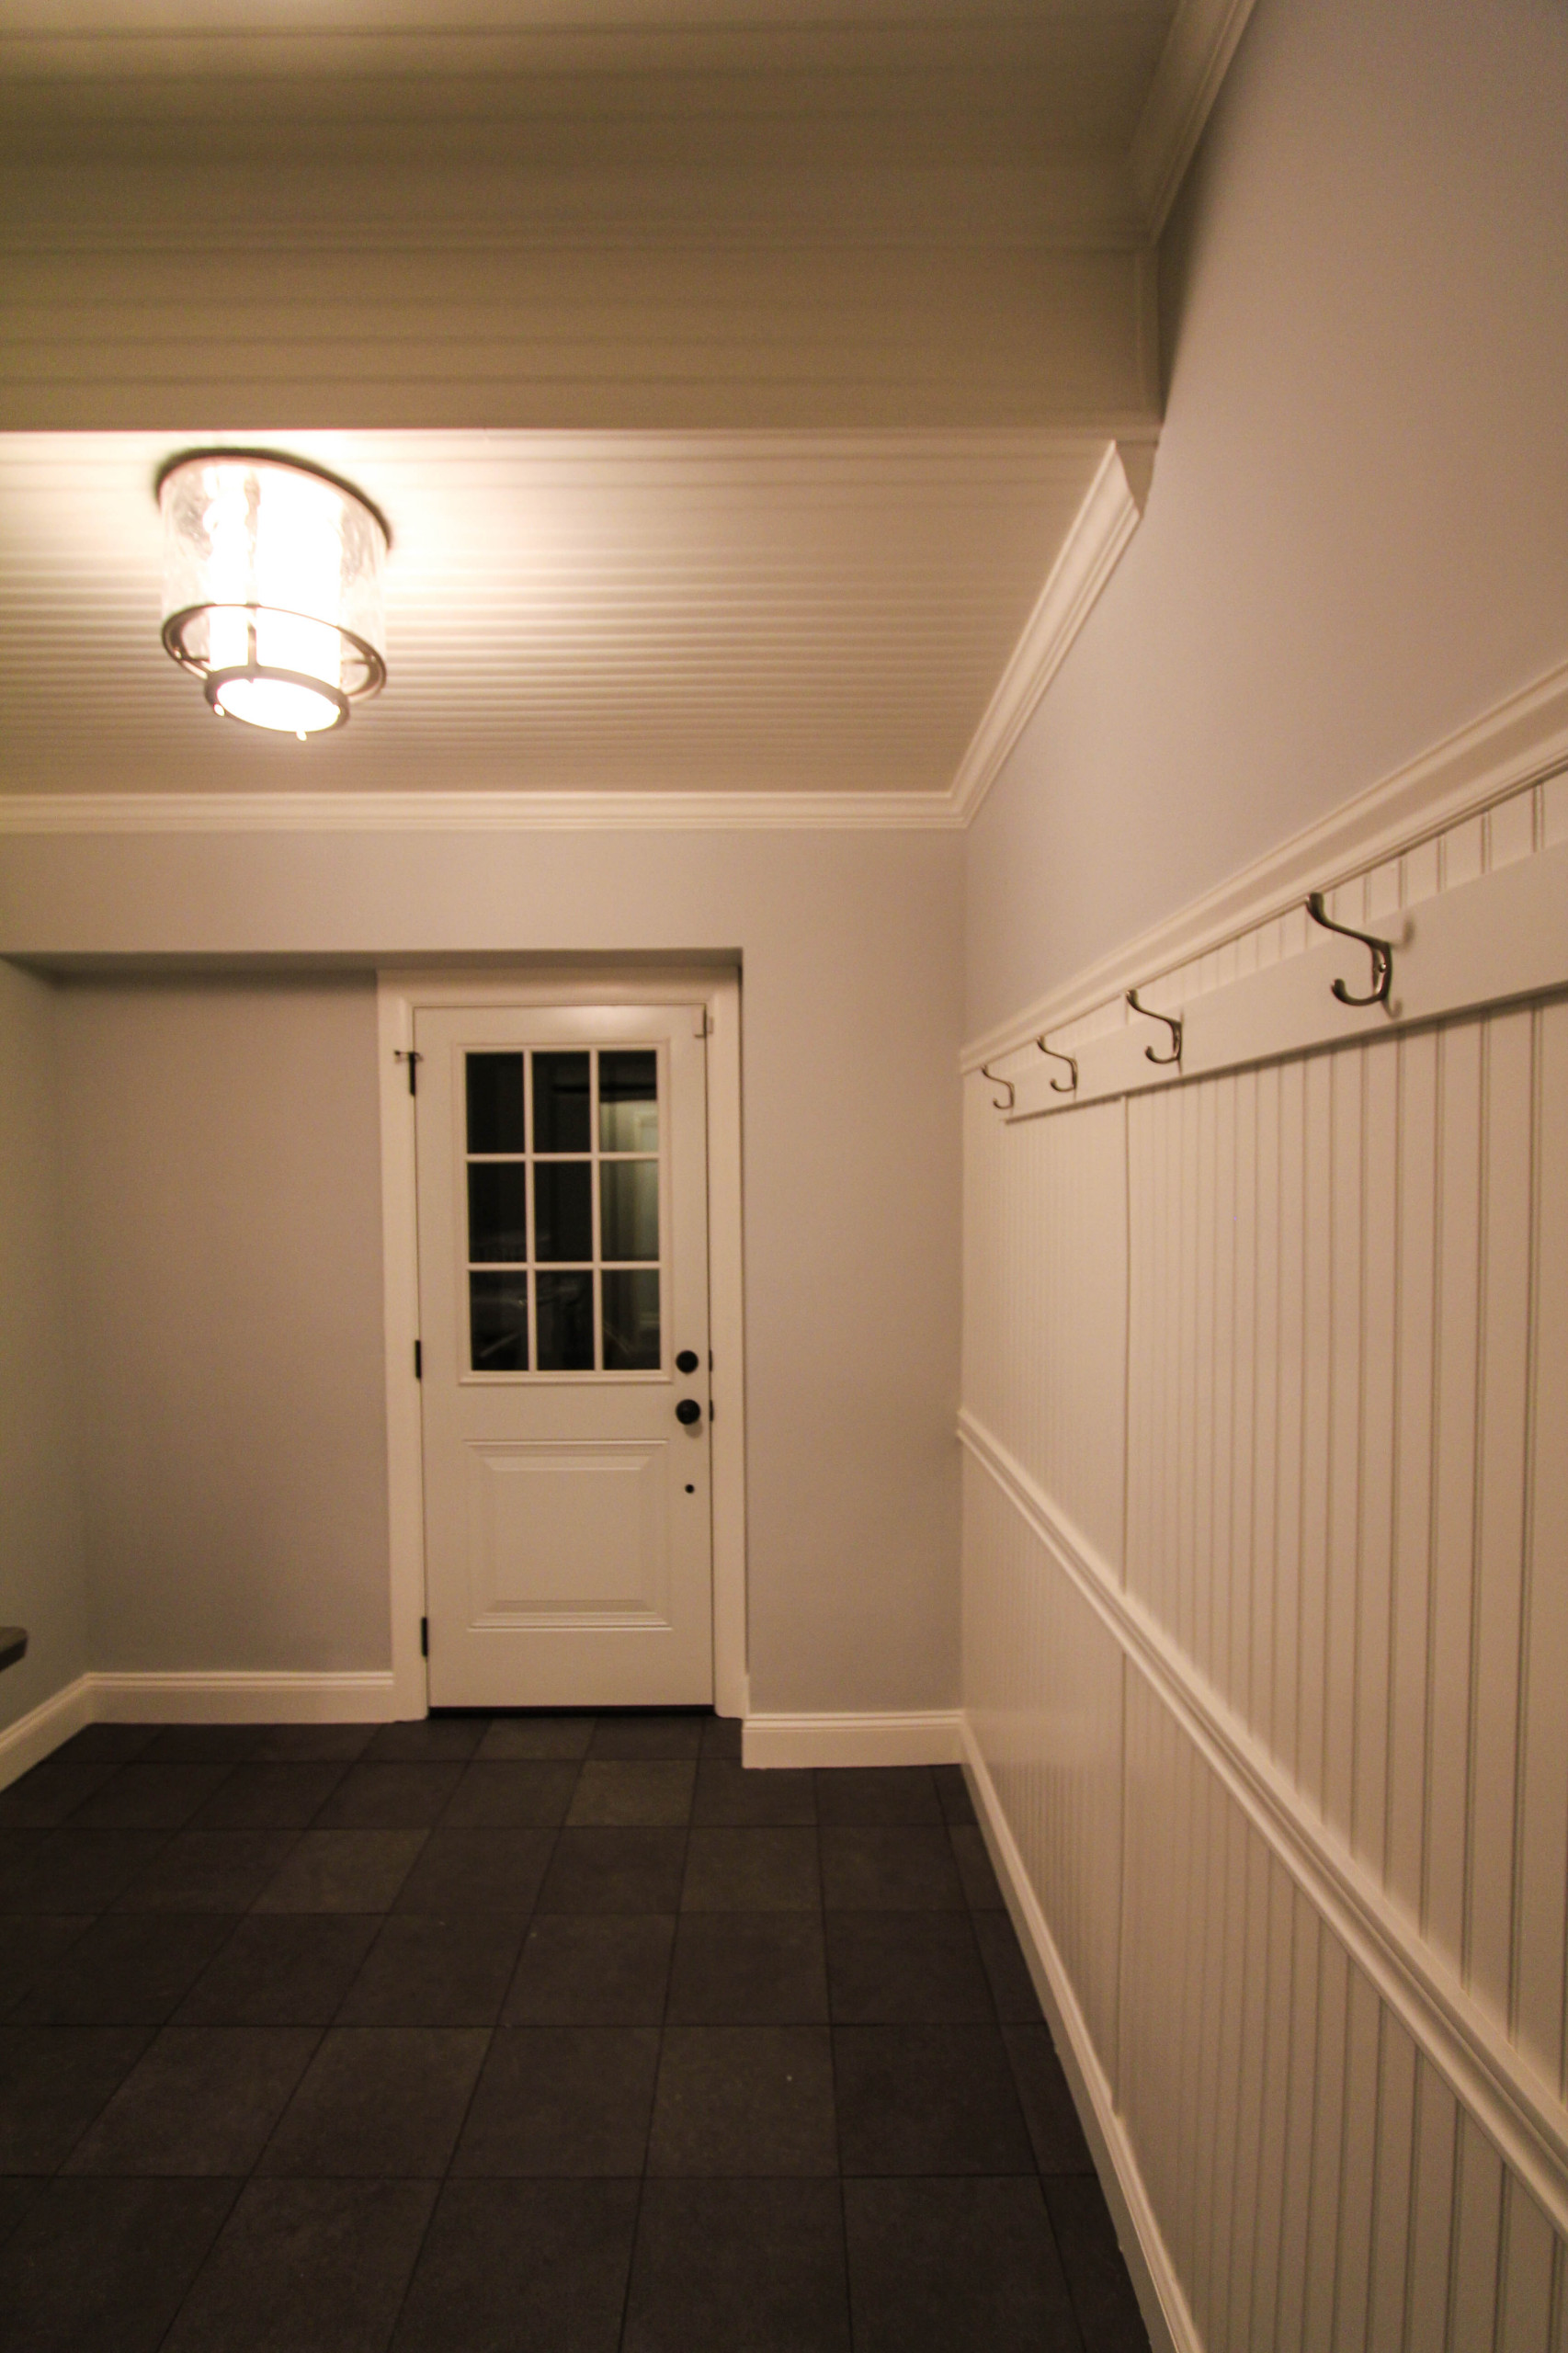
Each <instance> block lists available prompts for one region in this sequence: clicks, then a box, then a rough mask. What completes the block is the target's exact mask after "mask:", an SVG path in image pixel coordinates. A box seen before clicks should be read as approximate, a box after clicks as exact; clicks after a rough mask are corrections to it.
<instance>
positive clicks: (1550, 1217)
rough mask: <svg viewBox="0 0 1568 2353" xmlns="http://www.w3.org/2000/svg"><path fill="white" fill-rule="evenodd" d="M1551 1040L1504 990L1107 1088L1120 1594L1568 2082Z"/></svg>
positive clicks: (1479, 1994) (1558, 1225) (1447, 1963)
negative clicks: (1193, 1079) (1347, 1041)
mask: <svg viewBox="0 0 1568 2353" xmlns="http://www.w3.org/2000/svg"><path fill="white" fill-rule="evenodd" d="M1466 840H1467V841H1468V836H1467V837H1466ZM1467 854H1468V852H1467V851H1466V848H1465V844H1464V843H1461V844H1460V849H1459V850H1457V851H1456V853H1455V855H1456V856H1460V857H1462V856H1463V855H1467ZM1565 1054H1568V1007H1565V1006H1562V1004H1555V1003H1554V1004H1550V1005H1547V1006H1535V1007H1529V1006H1527V1007H1522V1008H1508V1009H1505V1010H1499V1011H1497V1012H1494V1013H1492V1014H1489V1015H1486V1016H1483V1017H1476V1018H1471V1019H1467V1020H1463V1021H1457V1022H1453V1023H1450V1024H1448V1025H1446V1026H1444V1027H1442V1028H1440V1029H1435V1030H1433V1031H1430V1032H1426V1033H1423V1034H1419V1035H1413V1036H1408V1037H1397V1038H1387V1039H1381V1040H1372V1041H1371V1042H1369V1043H1365V1044H1358V1045H1355V1046H1352V1047H1348V1048H1346V1049H1342V1050H1340V1051H1335V1052H1325V1053H1319V1054H1314V1055H1311V1056H1307V1057H1304V1058H1301V1060H1299V1061H1298V1062H1296V1063H1286V1064H1284V1065H1281V1066H1280V1067H1278V1069H1276V1070H1273V1071H1267V1072H1260V1073H1256V1074H1225V1075H1223V1076H1221V1077H1218V1078H1216V1079H1213V1080H1209V1081H1204V1082H1201V1083H1199V1084H1196V1085H1194V1086H1186V1087H1177V1088H1173V1089H1171V1090H1170V1091H1169V1092H1168V1093H1165V1094H1158V1095H1148V1096H1144V1097H1139V1098H1137V1099H1136V1100H1134V1101H1132V1102H1131V1103H1130V1105H1129V1106H1128V1113H1127V1116H1128V1165H1129V1168H1130V1171H1131V1187H1132V1190H1131V1199H1130V1202H1129V1218H1128V1232H1129V1237H1130V1246H1131V1262H1132V1263H1131V1270H1130V1279H1129V1283H1128V1289H1127V1298H1128V1306H1129V1314H1130V1318H1131V1323H1130V1333H1129V1345H1128V1365H1129V1393H1128V1401H1127V1415H1128V1440H1127V1465H1128V1470H1127V1483H1128V1513H1127V1528H1128V1549H1127V1568H1126V1581H1127V1585H1128V1586H1129V1588H1130V1590H1131V1592H1133V1593H1134V1594H1136V1595H1137V1596H1138V1597H1139V1598H1140V1599H1141V1600H1142V1601H1143V1602H1144V1603H1145V1604H1146V1605H1147V1607H1148V1608H1150V1609H1151V1610H1152V1611H1153V1613H1154V1615H1155V1616H1156V1617H1157V1618H1158V1619H1159V1620H1160V1621H1161V1623H1162V1624H1163V1625H1164V1627H1165V1629H1166V1631H1168V1632H1169V1634H1170V1635H1171V1636H1172V1637H1173V1638H1174V1639H1175V1641H1176V1643H1178V1644H1179V1645H1180V1648H1181V1650H1182V1651H1183V1653H1184V1654H1186V1656H1187V1659H1188V1661H1189V1662H1190V1665H1191V1666H1192V1668H1193V1669H1194V1670H1195V1671H1196V1672H1197V1674H1198V1675H1199V1677H1201V1678H1202V1679H1203V1681H1204V1682H1205V1683H1206V1684H1208V1685H1210V1686H1212V1688H1214V1690H1215V1691H1216V1692H1217V1693H1218V1694H1219V1695H1220V1696H1221V1698H1222V1699H1223V1700H1224V1701H1225V1702H1226V1703H1227V1704H1228V1706H1229V1707H1230V1708H1231V1709H1233V1711H1235V1713H1236V1714H1237V1715H1238V1716H1240V1717H1241V1718H1242V1720H1243V1721H1244V1722H1245V1724H1246V1725H1247V1727H1248V1729H1249V1730H1250V1731H1251V1732H1252V1733H1254V1734H1255V1735H1256V1737H1257V1738H1258V1739H1259V1740H1260V1741H1262V1742H1263V1743H1264V1745H1266V1746H1267V1748H1268V1749H1269V1750H1270V1752H1271V1753H1272V1755H1273V1756H1274V1757H1275V1759H1276V1760H1277V1762H1278V1764H1279V1765H1280V1766H1281V1767H1282V1768H1283V1769H1284V1770H1285V1771H1286V1772H1287V1773H1288V1774H1289V1775H1290V1777H1291V1779H1293V1781H1294V1783H1295V1786H1296V1788H1297V1790H1299V1792H1300V1795H1301V1802H1302V1803H1303V1804H1304V1805H1305V1806H1306V1807H1307V1808H1309V1809H1310V1810H1311V1812H1312V1814H1313V1815H1314V1816H1315V1817H1316V1818H1317V1819H1318V1820H1319V1822H1320V1823H1321V1824H1322V1825H1323V1827H1324V1830H1325V1831H1326V1832H1327V1833H1328V1834H1329V1835H1330V1836H1331V1837H1332V1838H1333V1839H1335V1840H1336V1841H1337V1842H1338V1843H1339V1844H1340V1845H1341V1846H1342V1847H1344V1849H1345V1850H1346V1854H1347V1855H1351V1856H1354V1857H1355V1858H1356V1859H1358V1860H1359V1861H1360V1862H1362V1863H1364V1864H1365V1865H1366V1866H1367V1867H1368V1868H1369V1869H1370V1870H1372V1871H1374V1872H1375V1873H1376V1874H1377V1875H1378V1876H1379V1877H1380V1878H1381V1881H1382V1882H1383V1885H1384V1886H1385V1888H1386V1889H1387V1890H1388V1892H1389V1893H1390V1895H1391V1896H1392V1897H1393V1898H1394V1899H1395V1900H1396V1901H1397V1902H1398V1904H1400V1906H1401V1907H1402V1909H1403V1911H1404V1912H1405V1913H1406V1914H1407V1915H1408V1916H1409V1917H1410V1919H1411V1921H1412V1923H1413V1925H1414V1926H1415V1927H1416V1929H1417V1930H1418V1932H1419V1933H1420V1934H1421V1935H1422V1936H1423V1937H1424V1938H1425V1939H1426V1942H1427V1944H1428V1945H1429V1947H1430V1949H1431V1950H1432V1952H1433V1955H1434V1957H1435V1959H1436V1961H1437V1963H1438V1964H1439V1965H1440V1966H1441V1967H1442V1968H1443V1969H1445V1970H1446V1971H1447V1972H1450V1973H1451V1974H1452V1975H1453V1977H1454V1978H1455V1979H1456V1980H1458V1981H1459V1982H1460V1984H1462V1985H1463V1986H1464V1987H1465V1988H1466V1989H1467V1990H1468V1991H1469V1992H1470V1993H1471V1995H1473V1996H1474V1997H1475V1998H1476V1999H1477V2000H1479V2001H1480V2002H1481V2003H1483V2006H1485V2007H1486V2009H1487V2010H1488V2011H1489V2012H1490V2013H1491V2014H1492V2016H1493V2017H1494V2018H1495V2019H1496V2021H1497V2022H1498V2024H1499V2025H1500V2026H1501V2027H1502V2028H1503V2029H1504V2030H1505V2031H1507V2032H1511V2033H1515V2034H1517V2036H1518V2037H1519V2038H1520V2040H1521V2041H1522V2042H1523V2044H1524V2046H1525V2047H1526V2048H1527V2049H1528V2052H1529V2053H1530V2055H1531V2059H1532V2063H1534V2064H1537V2065H1540V2066H1541V2067H1543V2068H1544V2069H1545V2071H1546V2072H1547V2073H1548V2075H1549V2076H1550V2078H1551V2081H1552V2082H1553V2083H1554V2084H1557V2085H1559V2086H1563V2085H1564V2070H1565V2067H1568V2028H1565V2023H1564V1999H1565V1989H1568V1958H1565V1953H1568V1944H1565V1933H1568V1924H1565V1919H1564V1905H1563V1903H1562V1888H1563V1884H1564V1877H1565V1871H1568V1799H1565V1797H1564V1790H1568V1728H1565V1723H1564V1718H1565V1715H1568V1711H1564V1710H1563V1709H1562V1707H1561V1706H1554V1705H1552V1704H1551V1702H1550V1701H1549V1700H1548V1699H1546V1697H1545V1694H1546V1692H1547V1691H1548V1690H1550V1689H1552V1688H1556V1689H1558V1690H1561V1689H1562V1688H1565V1681H1568V1597H1565V1596H1564V1590H1563V1586H1564V1581H1563V1579H1562V1576H1561V1574H1551V1571H1550V1570H1547V1571H1545V1572H1542V1571H1541V1569H1540V1563H1542V1562H1543V1561H1556V1562H1559V1563H1560V1562H1561V1561H1562V1558H1563V1557H1564V1553H1565V1544H1568V1477H1565V1474H1564V1472H1563V1469H1562V1464H1563V1461H1564V1456H1565V1454H1568V1348H1565V1347H1564V1341H1563V1336H1562V1325H1563V1320H1564V1319H1563V1315H1562V1309H1561V1302H1562V1300H1563V1299H1564V1298H1568V1188H1565V1179H1564V1174H1563V1170H1564V1163H1565V1161H1568V1113H1565V1109H1564V1092H1565V1089H1564V1085H1563V1075H1564V1074H1563V1070H1562V1063H1563V1059H1564V1056H1565ZM1151 1192H1152V1193H1153V1199H1151V1198H1149V1197H1148V1196H1149V1195H1150V1193H1151ZM1532 1690H1533V1691H1534V1692H1535V1693H1536V1694H1537V1695H1538V1696H1537V1702H1536V1704H1535V1706H1533V1707H1531V1706H1530V1705H1529V1704H1528V1701H1529V1694H1530V1693H1531V1691H1532Z"/></svg>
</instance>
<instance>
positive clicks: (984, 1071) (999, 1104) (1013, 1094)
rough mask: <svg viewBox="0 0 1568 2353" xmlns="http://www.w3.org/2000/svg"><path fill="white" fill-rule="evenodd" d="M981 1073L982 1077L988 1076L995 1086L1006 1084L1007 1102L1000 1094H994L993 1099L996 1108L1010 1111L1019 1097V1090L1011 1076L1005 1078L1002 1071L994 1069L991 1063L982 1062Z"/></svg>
mask: <svg viewBox="0 0 1568 2353" xmlns="http://www.w3.org/2000/svg"><path fill="white" fill-rule="evenodd" d="M980 1075H981V1077H982V1078H988V1079H989V1080H990V1081H991V1084H992V1086H1005V1087H1006V1090H1007V1100H1006V1103H1004V1102H1003V1100H1002V1097H1000V1096H999V1095H994V1096H993V1097H992V1098H991V1101H992V1106H993V1108H994V1109H995V1110H998V1111H1010V1110H1011V1109H1012V1108H1013V1106H1014V1104H1015V1103H1016V1102H1017V1099H1018V1090H1017V1087H1016V1086H1014V1084H1013V1082H1012V1080H1011V1079H1010V1078H1004V1077H1003V1075H1002V1074H1001V1072H1000V1071H997V1070H993V1069H992V1067H991V1065H990V1063H981V1065H980Z"/></svg>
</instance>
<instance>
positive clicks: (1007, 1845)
mask: <svg viewBox="0 0 1568 2353" xmlns="http://www.w3.org/2000/svg"><path fill="white" fill-rule="evenodd" d="M963 1739H964V1751H963V1765H964V1769H965V1772H966V1773H967V1775H968V1778H969V1783H970V1787H971V1790H972V1791H973V1794H974V1800H975V1808H974V1810H975V1814H976V1817H977V1818H978V1820H979V1823H980V1827H981V1831H982V1834H983V1836H984V1839H985V1843H986V1846H987V1847H988V1848H989V1850H990V1854H991V1859H992V1862H993V1863H994V1866H995V1870H996V1877H997V1879H998V1881H1000V1882H1001V1887H1002V1893H1003V1894H1004V1896H1005V1897H1006V1904H1007V1909H1008V1911H1009V1912H1010V1913H1011V1914H1012V1917H1013V1926H1014V1927H1015V1928H1016V1929H1017V1932H1018V1942H1019V1944H1020V1945H1021V1946H1022V1948H1023V1953H1024V1960H1025V1961H1026V1963H1027V1964H1028V1972H1029V1975H1030V1977H1031V1978H1032V1980H1033V1981H1034V1989H1035V1992H1036V1994H1037V1995H1039V1997H1040V2007H1041V2009H1042V2010H1043V2011H1044V2012H1045V2015H1046V2018H1047V2020H1048V2021H1049V2023H1050V2027H1051V2040H1052V2041H1053V2042H1054V2043H1055V2045H1056V2050H1057V2055H1058V2056H1059V2058H1060V2059H1061V2061H1062V2067H1063V2069H1064V2071H1065V2073H1066V2076H1067V2082H1068V2086H1069V2089H1070V2090H1071V2092H1072V2094H1073V2101H1074V2107H1075V2108H1076V2109H1077V2110H1078V2118H1079V2121H1080V2122H1081V2123H1082V2125H1083V2127H1084V2134H1085V2139H1086V2140H1087V2142H1088V2143H1089V2149H1090V2154H1092V2155H1093V2157H1094V2159H1095V2170H1096V2172H1097V2174H1098V2175H1099V2177H1100V2182H1101V2185H1102V2187H1103V2188H1104V2190H1105V2193H1106V2199H1107V2201H1108V2204H1109V2206H1110V2209H1111V2213H1112V2218H1113V2220H1114V2221H1115V2222H1116V2226H1117V2230H1116V2234H1117V2237H1118V2239H1119V2242H1120V2245H1121V2251H1122V2254H1123V2256H1124V2257H1125V2258H1126V2261H1127V2268H1128V2270H1129V2272H1130V2273H1131V2277H1132V2285H1133V2288H1134V2290H1136V2292H1137V2296H1138V2304H1139V2309H1140V2311H1141V2312H1142V2315H1143V2325H1144V2326H1145V2328H1146V2329H1147V2330H1148V2332H1149V2342H1150V2345H1151V2346H1152V2347H1154V2348H1156V2353H1203V2340H1202V2338H1201V2337H1200V2336H1199V2333H1198V2328H1197V2325H1196V2323H1195V2322H1194V2320H1193V2317H1192V2314H1191V2313H1190V2312H1189V2310H1188V2309H1187V2299H1186V2297H1185V2296H1184V2295H1183V2294H1182V2291H1181V2282H1180V2280H1179V2279H1178V2278H1177V2276H1176V2265H1175V2263H1174V2262H1173V2261H1172V2259H1171V2254H1170V2250H1169V2248H1168V2247H1167V2246H1166V2245H1165V2239H1164V2237H1163V2235H1162V2234H1161V2231H1160V2225H1159V2221H1158V2218H1157V2217H1156V2215H1155V2212H1154V2205H1153V2200H1152V2199H1151V2197H1150V2195H1149V2192H1148V2189H1147V2188H1146V2187H1145V2185H1144V2181H1143V2176H1142V2171H1141V2170H1140V2167H1139V2164H1138V2156H1137V2152H1136V2151H1135V2150H1134V2148H1133V2146H1132V2140H1131V2134H1130V2133H1129V2131H1128V2130H1127V2126H1126V2124H1125V2122H1124V2121H1123V2120H1122V2118H1121V2115H1120V2114H1119V2110H1118V2108H1117V2103H1116V2088H1115V2086H1114V2085H1113V2084H1112V2082H1111V2080H1110V2077H1109V2076H1108V2075H1107V2073H1106V2071H1105V2068H1104V2066H1103V2064H1102V2063H1101V2061H1100V2055H1099V2052H1097V2051H1096V2049H1095V2039H1094V2037H1093V2035H1092V2034H1091V2033H1090V2032H1089V2022H1088V2020H1087V2019H1086V2018H1085V2016H1084V2013H1083V2010H1082V2008H1081V2006H1080V2005H1079V2002H1078V1997H1077V1995H1076V1994H1075V1993H1074V1988H1073V1979H1072V1976H1071V1973H1070V1972H1069V1971H1068V1967H1067V1964H1066V1962H1065V1961H1063V1960H1062V1954H1061V1952H1060V1950H1059V1949H1058V1947H1057V1944H1056V1939H1055V1938H1054V1937H1052V1935H1051V1927H1050V1923H1049V1922H1048V1921H1047V1919H1046V1916H1045V1913H1044V1910H1043V1909H1042V1907H1041V1904H1040V1898H1039V1897H1038V1896H1037V1895H1036V1893H1035V1892H1034V1889H1033V1887H1032V1885H1031V1884H1030V1881H1029V1874H1028V1865H1027V1864H1026V1863H1025V1861H1024V1859H1023V1855H1022V1853H1021V1852H1020V1851H1019V1847H1018V1843H1017V1839H1016V1838H1015V1837H1014V1836H1013V1832H1012V1825H1011V1824H1009V1822H1008V1820H1007V1815H1006V1809H1005V1807H1004V1806H1003V1803H1002V1800H1001V1797H1000V1794H999V1793H998V1791H997V1788H996V1784H995V1782H994V1780H993V1779H992V1778H991V1769H990V1768H989V1766H988V1765H987V1764H986V1762H985V1759H984V1757H983V1755H982V1754H981V1749H980V1744H979V1742H978V1741H977V1740H976V1738H975V1734H974V1726H973V1724H972V1723H971V1722H970V1719H969V1717H968V1716H967V1715H966V1716H965V1717H964V1719H963Z"/></svg>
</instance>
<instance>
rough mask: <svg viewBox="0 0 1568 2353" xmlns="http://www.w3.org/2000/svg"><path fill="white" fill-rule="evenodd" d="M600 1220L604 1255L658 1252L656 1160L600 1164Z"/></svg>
mask: <svg viewBox="0 0 1568 2353" xmlns="http://www.w3.org/2000/svg"><path fill="white" fill-rule="evenodd" d="M599 1223H600V1225H601V1227H602V1228H603V1232H604V1256H606V1257H607V1258H656V1257H657V1256H658V1255H659V1164H658V1162H657V1161H656V1160H606V1161H601V1163H600V1164H599Z"/></svg>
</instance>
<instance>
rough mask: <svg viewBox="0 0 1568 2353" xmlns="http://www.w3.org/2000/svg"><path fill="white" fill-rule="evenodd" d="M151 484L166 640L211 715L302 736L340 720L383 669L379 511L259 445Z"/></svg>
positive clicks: (378, 681) (198, 456)
mask: <svg viewBox="0 0 1568 2353" xmlns="http://www.w3.org/2000/svg"><path fill="white" fill-rule="evenodd" d="M157 489H158V505H159V507H160V510H161V511H162V514H163V517H164V632H163V633H164V644H165V647H166V649H167V650H168V652H169V653H170V654H172V655H173V657H174V659H175V660H176V662H177V663H178V664H179V665H180V666H181V668H182V669H186V670H190V671H192V672H194V673H195V675H196V676H198V677H199V678H200V679H202V681H203V682H204V685H205V688H206V693H207V699H208V701H209V703H210V705H211V707H212V709H213V710H214V711H216V712H217V713H218V715H219V717H220V718H224V719H237V720H240V721H243V722H244V724H245V725H246V726H249V727H265V728H268V729H270V730H271V731H273V732H274V733H278V734H289V735H298V736H300V737H301V738H303V737H304V736H306V735H317V734H321V733H324V732H326V731H328V730H330V729H332V728H335V727H342V726H343V725H345V724H346V722H347V718H348V712H349V707H350V705H351V704H352V703H354V702H357V701H358V700H360V699H362V698H363V697H365V696H366V695H373V694H375V693H376V692H377V691H378V690H379V689H380V688H381V686H382V684H383V683H384V681H385V678H386V674H387V670H386V621H385V616H384V611H383V606H382V595H381V567H382V563H383V562H384V559H385V556H386V551H387V547H388V543H389V535H388V531H387V527H386V524H385V521H384V520H383V518H382V517H381V515H380V514H378V512H377V511H376V509H375V508H374V507H373V506H371V505H370V504H369V500H368V499H366V498H364V497H363V496H361V494H359V493H358V491H356V490H354V489H353V488H351V487H350V485H349V484H348V483H341V482H338V481H336V480H335V478H334V477H333V476H331V475H329V474H324V473H322V472H318V471H317V470H316V469H315V468H314V467H312V466H306V465H302V464H301V463H300V462H299V461H298V460H294V459H290V458H284V457H278V456H275V455H273V454H272V453H271V452H269V451H264V450H245V449H199V450H193V451H190V452H188V453H187V454H186V455H184V456H181V457H178V458H175V459H172V460H170V462H169V463H168V464H167V465H166V466H165V468H164V470H163V472H162V473H161V474H160V476H159V478H158V485H157Z"/></svg>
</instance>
